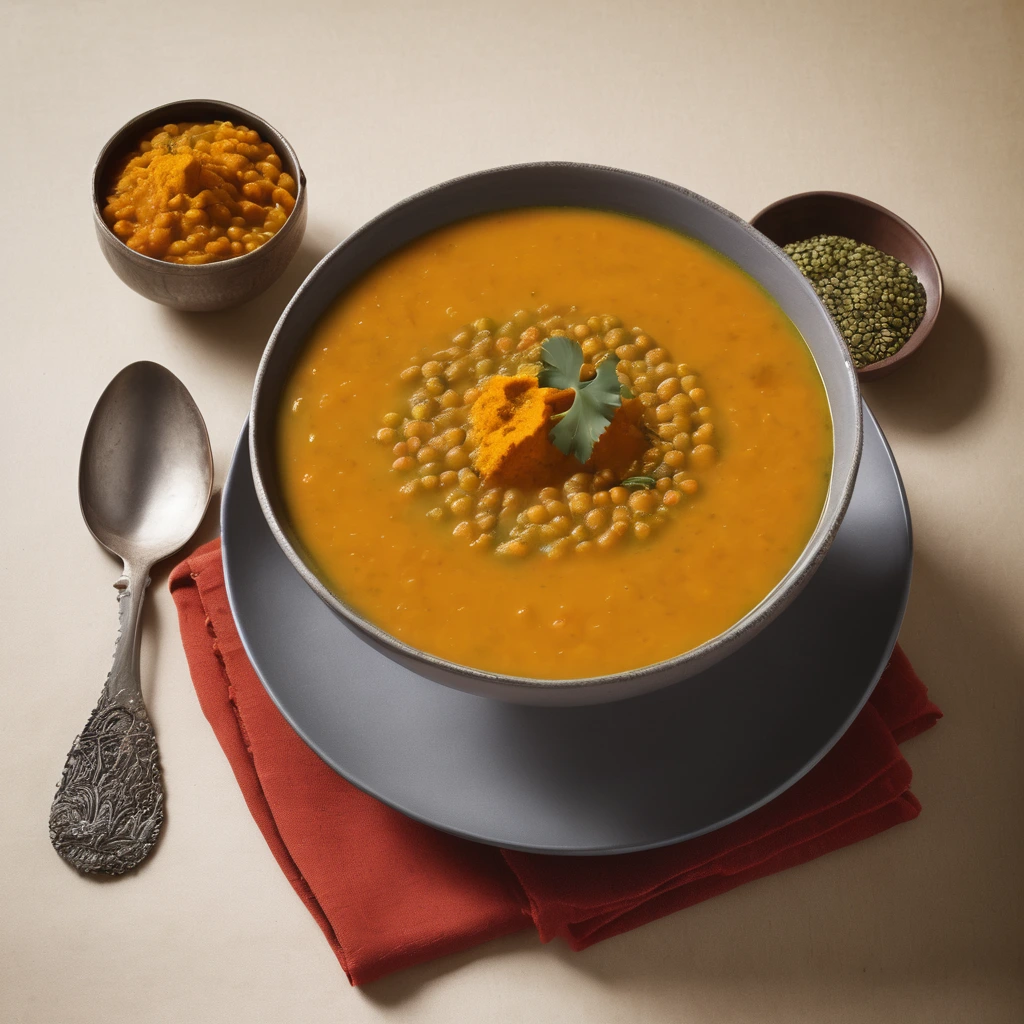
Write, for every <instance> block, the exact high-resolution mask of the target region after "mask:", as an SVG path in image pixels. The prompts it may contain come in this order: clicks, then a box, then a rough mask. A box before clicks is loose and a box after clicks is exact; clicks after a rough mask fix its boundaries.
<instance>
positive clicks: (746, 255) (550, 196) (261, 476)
mask: <svg viewBox="0 0 1024 1024" xmlns="http://www.w3.org/2000/svg"><path fill="white" fill-rule="evenodd" d="M523 206H582V207H590V208H598V209H605V210H615V211H619V212H621V213H625V214H630V215H632V216H636V217H642V218H645V219H646V220H649V221H653V222H655V223H658V224H662V225H664V226H666V227H668V228H672V229H674V230H676V231H680V232H682V233H684V234H687V235H690V236H692V237H693V238H696V239H698V240H700V241H702V242H704V243H706V244H707V245H709V246H711V247H712V248H713V249H716V250H717V251H718V252H720V253H722V254H723V255H724V256H726V257H728V258H729V259H731V260H732V261H733V262H734V263H736V264H737V265H738V266H740V267H741V268H742V269H743V270H745V271H746V272H747V273H748V274H750V275H751V276H752V277H753V278H754V279H755V280H757V281H758V282H760V284H761V285H762V286H763V287H764V288H765V289H766V290H767V291H768V292H769V293H770V294H771V295H773V296H774V297H775V299H776V301H777V302H778V303H779V305H780V306H781V307H782V309H783V310H784V311H785V312H786V314H787V316H789V318H790V319H791V320H792V321H793V323H794V324H795V325H796V326H797V328H798V329H799V331H800V333H801V334H802V335H803V337H804V339H805V340H806V342H807V344H808V346H809V348H810V350H811V353H812V354H813V356H814V360H815V362H816V363H817V365H818V370H819V372H820V373H821V377H822V380H823V381H824V383H825V390H826V393H827V395H828V400H829V404H830V407H831V411H832V422H833V427H834V434H835V449H834V456H833V462H832V475H831V482H830V486H829V492H828V498H827V500H826V503H825V508H824V510H823V512H822V514H821V518H820V520H819V522H818V525H817V527H816V529H815V531H814V534H813V535H812V537H811V539H810V540H809V541H808V542H807V545H806V547H805V548H804V550H803V552H802V553H801V555H800V557H799V558H798V559H797V560H796V562H795V563H794V564H793V567H792V568H791V569H790V570H789V572H788V573H786V575H785V577H784V578H783V579H782V580H781V581H780V582H779V584H778V586H776V587H775V589H774V590H772V592H771V593H770V594H769V595H768V596H767V597H766V598H765V599H764V600H763V601H762V602H761V603H760V604H759V605H758V606H757V607H756V608H754V609H753V610H752V611H751V612H750V613H749V614H747V615H745V616H744V617H743V618H742V619H741V620H740V621H739V622H737V623H736V624H735V625H734V626H732V627H731V628H730V629H728V630H726V631H725V632H724V633H722V634H720V635H719V636H717V637H714V638H713V639H712V640H709V641H708V642H707V643H705V644H702V645H701V646H700V647H697V648H695V649H694V650H692V651H688V652H687V653H686V654H683V655H680V656H679V657H677V658H672V659H671V660H669V661H663V662H659V663H657V664H654V665H649V666H647V667H645V668H641V669H637V670H635V671H631V672H623V673H619V674H616V675H609V676H598V677H592V678H587V679H571V680H539V679H531V678H526V677H520V676H508V675H498V674H495V673H493V672H484V671H480V670H478V669H472V668H467V667H465V666H462V665H457V664H454V663H452V662H450V661H446V660H444V659H442V658H438V657H435V656H433V655H430V654H425V653H423V652H422V651H419V650H417V649H415V648H413V647H410V646H409V645H408V644H405V643H402V642H401V641H400V640H397V639H395V638H394V637H393V636H390V635H389V634H388V633H386V632H384V631H383V630H381V629H379V628H378V627H377V626H375V625H374V624H373V623H372V622H368V621H367V620H366V619H363V618H362V617H360V615H359V614H358V613H357V612H355V611H353V609H351V608H350V607H348V605H346V604H345V602H344V601H342V600H340V599H339V598H338V597H337V596H335V595H334V594H332V593H331V591H330V590H328V589H327V587H326V586H325V585H324V584H323V583H322V582H321V581H320V579H318V577H317V576H316V573H315V572H314V571H313V570H312V568H310V565H311V564H312V563H311V561H307V560H306V558H305V557H304V554H303V551H302V548H301V545H300V544H299V542H298V540H297V538H296V537H295V534H294V532H293V530H292V528H291V526H290V525H289V522H288V517H287V513H286V510H285V505H284V501H283V499H282V494H281V488H280V485H279V482H278V473H277V465H276V452H275V422H276V418H277V413H278V407H279V404H280V401H281V394H282V389H283V387H284V385H285V383H286V381H287V380H288V378H289V375H290V373H291V370H292V367H293V365H294V364H295V361H296V359H297V357H298V355H299V354H300V353H301V351H302V350H303V348H304V346H305V344H306V340H307V338H308V336H309V333H310V331H311V330H312V328H313V325H314V324H315V323H316V321H317V319H318V318H319V316H320V315H321V313H323V312H324V311H325V310H326V309H327V308H328V307H329V306H330V305H331V303H332V302H333V301H334V299H335V297H336V296H337V295H338V294H340V293H341V292H343V291H345V290H346V289H347V288H348V287H349V286H350V285H351V284H352V283H353V282H354V281H356V280H357V279H358V278H359V277H361V276H362V275H363V274H364V273H365V272H366V271H367V270H368V269H369V268H370V267H372V266H373V265H374V264H375V263H377V262H378V261H379V260H381V259H383V258H384V257H385V256H387V255H388V254H389V253H392V252H394V251H395V250H396V249H399V248H401V247H402V246H404V245H406V244H407V243H408V242H410V241H412V240H413V239H415V238H418V237H419V236H421V235H423V234H425V233H427V232H429V231H433V230H435V229H437V228H440V227H443V226H444V225H446V224H451V223H453V222H454V221H458V220H462V219H464V218H466V217H472V216H476V215H478V214H483V213H489V212H492V211H496V210H504V209H510V208H515V207H523ZM249 422H250V426H249V431H250V432H249V447H250V452H251V457H252V469H253V477H254V480H255V484H256V491H257V494H258V496H259V500H260V505H261V507H262V509H263V513H264V515H265V516H266V518H267V522H268V523H269V525H270V528H271V530H272V531H273V533H274V536H275V537H276V539H277V542H278V543H279V544H280V545H281V547H282V549H283V550H284V552H285V554H286V555H287V556H288V558H289V559H290V561H291V563H292V565H294V566H295V568H296V569H297V570H298V572H299V573H300V574H301V576H302V577H303V579H304V580H305V581H306V583H308V584H309V586H310V587H312V588H313V590H314V591H315V592H316V594H317V595H318V596H319V597H320V598H321V599H322V600H323V601H324V602H326V603H327V604H328V605H329V606H330V607H331V608H332V609H333V610H334V611H335V612H336V613H337V614H338V615H339V616H340V617H341V619H342V621H343V622H344V623H345V624H346V625H348V626H349V627H350V628H352V629H354V630H355V631H357V632H358V633H359V634H360V635H361V636H362V637H363V638H364V639H365V640H366V641H367V642H368V643H370V644H372V645H374V646H375V647H377V648H378V649H379V650H381V651H383V652H384V653H385V654H387V655H388V656H389V657H391V658H393V659H395V660H396V661H398V662H400V663H402V664H404V665H406V666H407V667H410V668H412V669H413V670H414V671H416V672H418V673H419V674H420V675H423V676H427V677H428V678H430V679H434V680H436V681H438V682H441V683H444V684H446V685H448V686H453V687H456V688H457V689H460V690H467V691H469V692H471V693H476V694H480V695H482V696H487V697H496V698H499V699H501V700H507V701H515V702H519V703H524V704H562V705H570V704H595V703H599V702H602V701H610V700H621V699H623V698H626V697H633V696H636V695H639V694H642V693H646V692H648V691H651V690H656V689H659V688H660V687H663V686H667V685H669V684H670V683H675V682H678V681H680V680H682V679H685V678H686V677H688V676H691V675H693V674H694V673H696V672H699V671H701V670H703V669H705V668H707V667H708V666H710V665H712V664H714V662H716V661H718V660H719V659H721V658H723V657H725V655H727V654H729V653H730V652H731V651H734V650H736V649H737V648H738V647H740V646H741V645H742V644H744V643H746V642H747V641H748V640H749V639H750V638H751V637H753V636H755V635H756V634H757V633H758V632H759V631H760V630H762V629H763V628H764V627H765V626H766V625H768V623H769V622H771V621H772V619H774V618H775V617H776V616H777V615H778V614H779V613H780V612H781V611H782V610H783V608H785V607H786V606H787V605H788V604H789V603H790V601H792V600H793V598H794V597H795V596H796V595H797V594H798V593H799V591H800V590H801V589H802V588H803V587H804V585H805V584H806V583H807V581H808V580H809V579H810V578H811V576H812V574H813V573H814V570H815V569H816V568H817V566H818V564H819V563H820V562H821V560H822V558H823V557H824V555H825V552H826V551H827V549H828V546H829V544H830V543H831V541H832V538H833V537H834V536H835V533H836V530H837V529H838V528H839V524H840V522H841V520H842V518H843V514H844V513H845V511H846V506H847V504H848V502H849V500H850V494H851V492H852V490H853V484H854V479H855V477H856V474H857V464H858V462H859V459H860V449H861V406H860V392H859V390H858V387H857V376H856V373H855V372H854V367H853V363H852V361H851V359H850V356H849V353H848V351H847V349H846V346H845V345H844V344H843V340H842V338H841V337H840V335H839V333H838V332H837V330H836V328H835V326H834V324H833V323H832V320H831V319H830V317H829V315H828V313H827V312H826V311H825V307H824V306H822V304H821V303H820V302H819V301H818V298H817V296H816V295H815V294H814V290H813V289H812V288H811V286H810V285H809V284H808V283H807V281H806V280H805V278H804V277H803V275H802V274H801V273H800V271H799V270H797V268H796V265H795V264H794V263H793V262H792V261H791V260H790V259H789V258H788V257H787V256H786V255H785V254H784V253H783V252H782V251H781V250H780V249H778V248H777V247H776V246H775V245H774V244H773V243H772V242H770V241H769V240H768V239H767V238H766V237H765V236H764V235H762V234H761V233H760V232H758V231H755V230H754V229H753V228H752V227H751V226H750V225H749V224H747V223H746V222H745V221H743V220H740V219H739V218H738V217H736V216H734V215H733V214H731V213H728V212H727V211H725V210H723V209H722V208H721V207H718V206H715V205H714V204H713V203H710V202H708V201H707V200H706V199H703V198H701V197H700V196H698V195H695V194H694V193H693V192H688V191H687V190H686V189H683V188H680V187H679V186H677V185H672V184H670V183H668V182H665V181H658V180H657V179H654V178H648V177H644V176H642V175H639V174H632V173H630V172H628V171H620V170H614V169H612V168H607V167H594V166H590V165H586V164H569V163H543V164H523V165H520V166H515V167H503V168H499V169H497V170H492V171H484V172H482V173H480V174H471V175H469V176H467V177H464V178H457V179H455V180H454V181H449V182H446V183H445V184H443V185H438V186H437V187H435V188H432V189H428V190H427V191H426V192H421V193H420V194H419V195H416V196H413V197H412V198H411V199H407V200H405V201H404V202H401V203H399V204H398V205H397V206H393V207H392V208H391V209H390V210H388V211H387V212H385V213H383V214H381V215H380V216H379V217H377V218H376V219H375V220H372V221H370V223H369V224H367V225H365V226H364V227H362V228H361V229H360V230H358V231H357V232H355V234H353V235H350V236H349V237H348V238H347V239H346V240H345V241H344V242H343V243H342V244H341V245H339V246H338V247H337V248H336V249H335V250H334V251H333V252H331V253H330V254H328V255H327V256H326V257H325V258H324V259H323V260H322V261H321V263H320V264H319V266H317V267H316V269H315V270H314V271H313V272H312V273H311V274H310V275H309V277H308V278H307V279H306V281H305V283H304V284H303V285H302V287H301V288H300V289H299V290H298V291H297V292H296V293H295V296H294V298H293V299H292V301H291V302H290V303H289V304H288V307H287V308H286V309H285V311H284V313H282V315H281V319H280V320H279V321H278V323H277V327H276V328H275V329H274V332H273V334H272V335H271V338H270V342H269V344H268V345H267V349H266V351H265V352H264V354H263V360H262V362H261V363H260V367H259V370H258V372H257V374H256V384H255V389H254V391H253V399H252V410H251V415H250V421H249Z"/></svg>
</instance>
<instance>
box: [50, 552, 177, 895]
mask: <svg viewBox="0 0 1024 1024" xmlns="http://www.w3.org/2000/svg"><path fill="white" fill-rule="evenodd" d="M148 585H149V567H148V566H145V567H142V568H141V569H129V567H128V566H127V565H126V566H125V574H124V575H123V576H122V577H121V578H120V579H119V580H118V581H117V583H115V584H114V586H115V587H117V588H118V590H119V591H120V593H119V594H118V598H117V603H118V619H119V623H120V632H119V633H118V637H117V644H116V646H115V647H114V664H113V666H112V667H111V669H110V675H108V676H107V683H106V686H105V687H104V688H103V693H102V694H101V696H100V699H99V703H98V704H97V705H96V709H95V710H94V711H93V713H92V714H91V715H90V716H89V721H88V722H86V724H85V728H84V729H83V730H82V732H81V734H80V735H79V736H78V737H77V738H76V739H75V742H74V743H73V744H72V746H71V751H70V753H69V754H68V759H67V762H66V764H65V765H64V774H63V775H62V776H61V780H60V784H59V785H58V786H57V795H56V796H55V797H54V799H53V806H52V807H51V808H50V842H51V843H53V848H54V849H55V850H56V851H57V852H58V853H59V854H60V855H61V856H62V857H63V858H64V859H65V860H66V861H67V862H68V863H69V864H72V865H73V866H74V867H76V868H78V870H79V871H85V872H91V871H102V872H105V873H106V874H110V875H120V874H122V873H123V872H125V871H129V870H130V869H131V868H134V867H135V866H136V865H138V864H139V863H140V862H141V861H142V860H143V859H144V858H145V857H146V855H147V854H148V853H149V851H150V850H151V849H152V848H153V844H154V843H155V842H156V839H157V836H158V835H159V834H160V826H161V825H162V824H163V820H164V790H163V782H162V780H161V777H160V757H159V753H158V751H157V745H156V735H155V734H154V732H153V726H152V724H151V723H150V721H149V715H148V714H147V713H146V706H145V704H144V703H143V701H142V688H141V685H140V682H139V622H140V615H141V612H142V600H143V597H144V596H145V593H146V587H147V586H148Z"/></svg>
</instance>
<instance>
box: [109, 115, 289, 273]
mask: <svg viewBox="0 0 1024 1024" xmlns="http://www.w3.org/2000/svg"><path fill="white" fill-rule="evenodd" d="M297 187H298V186H297V184H296V182H295V179H294V178H293V177H292V176H291V175H290V174H288V173H287V172H285V171H283V170H282V169H281V158H280V157H279V156H278V155H277V153H276V152H274V147H273V146H272V145H271V144H270V143H269V142H264V141H263V140H262V139H261V138H260V136H259V134H258V133H257V132H255V131H253V130H252V129H249V128H246V127H244V126H237V127H236V126H235V125H233V124H232V123H231V122H230V121H214V122H213V123H211V124H188V123H183V124H168V125H164V126H163V127H162V128H159V129H156V130H154V131H151V132H149V133H148V134H147V135H146V136H145V137H144V138H143V139H142V141H141V142H140V144H139V149H138V151H137V152H134V153H131V154H129V155H128V157H127V158H126V159H125V161H124V163H123V166H122V167H121V169H120V170H119V171H118V172H117V175H116V179H115V181H114V183H113V184H112V193H111V194H110V195H109V196H108V197H107V205H106V206H105V207H104V208H103V219H104V220H105V221H106V223H107V226H108V227H109V228H110V229H111V231H113V232H114V234H115V235H117V237H118V238H120V239H121V241H122V242H124V243H125V245H127V246H128V248H129V249H134V250H135V251H136V252H138V253H141V254H142V255H143V256H152V257H154V258H156V259H159V260H164V261H165V262H168V263H213V262H215V261H217V260H225V259H231V258H232V257H234V256H244V255H245V254H246V253H250V252H252V251H253V250H254V249H258V248H259V247H260V246H261V245H264V244H265V243H266V242H268V241H269V240H270V239H271V238H273V236H274V235H275V234H276V233H277V232H278V231H279V230H280V229H281V227H282V226H283V225H284V222H285V220H287V218H288V215H289V214H290V213H291V211H292V208H293V207H294V206H295V196H296V190H297Z"/></svg>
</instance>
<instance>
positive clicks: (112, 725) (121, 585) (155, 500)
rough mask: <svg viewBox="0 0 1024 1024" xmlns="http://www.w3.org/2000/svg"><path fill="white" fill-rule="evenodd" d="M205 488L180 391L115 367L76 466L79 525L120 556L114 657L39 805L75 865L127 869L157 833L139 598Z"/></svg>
mask: <svg viewBox="0 0 1024 1024" xmlns="http://www.w3.org/2000/svg"><path fill="white" fill-rule="evenodd" d="M212 492H213V455H212V453H211V451H210V439H209V436H208V435H207V433H206V424H205V423H204V422H203V417H202V415H201V414H200V412H199V410H198V409H197V408H196V404H195V402H194V401H192V396H191V395H190V394H189V393H188V391H186V390H185V386H184V385H183V384H182V383H181V381H180V380H178V378H177V377H175V376H174V374H173V373H171V372H170V371H169V370H166V369H164V367H162V366H159V365H157V364H156V363H149V362H140V363H132V364H131V366H126V367H125V368H124V369H123V370H122V371H121V372H120V373H119V374H118V375H117V376H116V377H115V378H114V379H113V380H112V381H111V382H110V384H108V385H107V389H106V391H104V392H103V394H102V396H101V397H100V400H99V402H97V403H96V408H95V409H94V410H93V414H92V419H90V420H89V427H88V429H87V430H86V432H85V441H84V443H83V445H82V458H81V462H80V463H79V470H78V493H79V499H80V501H81V505H82V515H83V516H84V517H85V522H86V525H87V526H88V527H89V529H90V531H91V532H92V535H93V536H94V537H95V538H96V539H97V540H98V541H99V542H100V544H102V545H103V546H104V547H105V548H106V549H107V550H108V551H109V552H110V553H111V554H112V555H115V556H116V557H118V558H120V559H121V561H122V562H123V563H124V572H123V574H122V575H121V578H120V579H119V580H118V581H117V582H116V583H115V584H114V586H115V587H116V588H117V590H118V591H119V593H118V598H117V603H118V617H119V622H120V632H119V634H118V637H117V643H116V644H115V646H114V664H113V666H112V668H111V670H110V675H108V676H107V683H106V686H105V687H104V688H103V693H102V695H101V696H100V700H99V703H98V704H97V705H96V710H95V711H93V713H92V715H91V716H90V718H89V721H88V722H87V723H86V725H85V728H84V729H83V730H82V733H81V735H80V736H79V737H78V738H77V739H76V740H75V742H74V744H73V746H72V747H71V752H70V753H69V754H68V759H67V763H66V764H65V766H64V774H63V776H62V777H61V780H60V785H59V786H58V787H57V795H56V797H54V801H53V806H52V807H51V809H50V842H52V843H53V847H54V849H55V850H56V851H57V852H58V853H59V854H60V855H61V856H62V857H63V858H64V859H65V860H66V861H68V863H70V864H73V865H74V866H75V867H76V868H78V870H79V871H87V872H89V871H102V872H105V873H107V874H111V875H119V874H121V873H122V872H124V871H128V870H129V869H131V868H134V867H135V866H136V865H137V864H139V862H140V861H142V860H143V858H144V857H145V856H146V855H147V854H148V853H149V851H150V850H151V849H152V847H153V844H154V843H155V842H156V839H157V836H158V835H159V833H160V826H161V825H162V824H163V818H164V792H163V782H162V780H161V777H160V759H159V755H158V752H157V746H156V736H155V735H154V733H153V726H152V725H151V724H150V721H149V715H148V714H146V706H145V704H144V703H143V701H142V689H141V685H140V682H139V634H140V630H139V623H140V613H141V611H142V599H143V597H144V595H145V593H146V587H147V586H148V585H149V572H150V569H151V568H152V567H153V565H154V564H155V563H156V562H159V561H160V560H161V559H163V558H166V557H167V556H168V555H172V554H174V552H175V551H177V550H178V548H180V547H181V546H182V545H184V544H185V543H186V542H187V541H188V539H189V538H190V537H191V536H192V534H193V533H195V531H196V529H197V528H198V526H199V524H200V522H201V521H202V518H203V515H204V514H205V513H206V508H207V506H208V505H209V503H210V495H211V494H212Z"/></svg>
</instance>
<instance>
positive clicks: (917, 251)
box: [750, 192, 942, 383]
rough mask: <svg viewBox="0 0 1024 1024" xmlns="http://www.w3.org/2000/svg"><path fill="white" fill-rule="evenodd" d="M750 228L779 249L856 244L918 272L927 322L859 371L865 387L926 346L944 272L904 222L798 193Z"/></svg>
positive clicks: (874, 207) (829, 196) (863, 206)
mask: <svg viewBox="0 0 1024 1024" xmlns="http://www.w3.org/2000/svg"><path fill="white" fill-rule="evenodd" d="M750 224H751V226H752V227H755V228H757V230H758V231H760V232H761V233H762V234H764V235H766V236H767V237H768V238H770V239H771V240H772V241H773V242H774V243H775V244H776V245H778V246H784V245H788V244H789V243H790V242H798V241H801V240H803V239H805V238H811V237H813V236H814V235H842V236H844V237H846V238H853V239H855V240H856V241H858V242H862V243H864V244H866V245H870V246H873V247H874V248H876V249H879V250H880V251H881V252H884V253H887V254H888V255H890V256H894V257H896V259H898V260H900V261H901V262H903V263H905V264H906V265H907V266H908V267H910V269H911V270H912V271H913V272H914V274H915V275H916V277H917V279H918V281H920V283H921V286H922V288H924V293H925V311H924V316H923V317H922V319H921V322H920V323H919V324H918V325H917V327H916V329H915V330H914V332H913V334H911V336H910V337H909V338H908V339H907V341H906V342H905V343H904V345H903V347H902V348H900V349H899V351H898V352H896V353H894V354H893V355H891V356H889V357H888V358H886V359H880V360H878V362H875V363H869V364H868V365H867V366H863V367H860V368H859V369H858V370H857V377H858V379H859V380H860V381H861V382H862V383H863V382H865V381H870V380H877V379H879V378H880V377H884V376H886V375H887V374H889V373H892V371H893V370H895V369H896V368H897V366H899V365H900V363H902V362H903V361H904V360H905V359H907V358H909V357H910V356H911V355H913V353H914V352H916V351H917V350H918V349H919V348H920V347H921V345H922V344H923V343H924V340H925V338H926V337H927V336H928V332H929V331H930V330H931V329H932V325H933V324H934V323H935V320H936V318H937V317H938V315H939V307H940V305H941V304H942V271H941V270H940V269H939V263H938V260H936V258H935V254H934V253H933V252H932V250H931V248H930V246H929V245H928V243H927V242H926V241H925V240H924V239H923V238H922V237H921V235H920V234H918V232H917V231H915V230H914V228H912V227H911V226H910V225H909V224H908V223H907V222H906V221H905V220H903V219H902V218H901V217H898V216H897V215H896V214H895V213H892V212H891V211H890V210H887V209H885V207H882V206H879V205H878V204H877V203H873V202H871V201H870V200H868V199H862V198H861V197H860V196H855V195H850V194H849V193H846V192H800V193H798V194H797V195H792V196H787V197H786V198H785V199H780V200H778V201H777V202H775V203H772V204H771V205H770V206H766V207H765V208H764V209H763V210H762V211H761V212H760V213H758V214H757V215H756V216H754V217H752V218H751V219H750Z"/></svg>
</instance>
